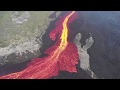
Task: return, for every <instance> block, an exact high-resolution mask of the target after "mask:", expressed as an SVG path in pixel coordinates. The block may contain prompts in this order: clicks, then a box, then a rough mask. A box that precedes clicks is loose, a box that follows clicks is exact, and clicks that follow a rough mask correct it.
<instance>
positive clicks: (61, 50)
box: [0, 11, 79, 79]
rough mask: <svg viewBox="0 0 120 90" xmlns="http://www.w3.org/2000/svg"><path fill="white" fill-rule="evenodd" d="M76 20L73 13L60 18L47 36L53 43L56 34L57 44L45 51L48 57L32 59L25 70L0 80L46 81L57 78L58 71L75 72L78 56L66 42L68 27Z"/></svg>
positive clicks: (73, 47) (72, 46)
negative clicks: (53, 77)
mask: <svg viewBox="0 0 120 90" xmlns="http://www.w3.org/2000/svg"><path fill="white" fill-rule="evenodd" d="M73 14H74V15H73ZM76 18H77V14H76V13H75V11H72V12H69V13H67V16H66V15H65V16H63V17H60V20H59V21H58V22H57V23H56V27H55V29H53V30H52V31H51V32H50V33H49V36H50V38H51V39H52V40H53V41H54V40H55V39H56V34H59V35H58V37H59V38H58V40H57V42H56V43H55V44H54V45H53V46H52V47H50V48H48V49H47V50H46V51H45V54H48V56H46V57H43V58H34V59H32V60H31V62H30V63H29V64H28V65H27V68H25V69H24V70H22V71H20V72H15V73H11V74H8V75H4V76H0V78H1V79H47V78H50V77H52V76H57V75H58V72H59V70H62V71H68V72H77V70H76V64H78V60H79V55H78V52H77V48H76V46H75V44H74V43H72V42H68V40H67V38H68V25H69V23H71V22H72V21H73V20H75V19H76Z"/></svg>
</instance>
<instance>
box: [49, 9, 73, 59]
mask: <svg viewBox="0 0 120 90" xmlns="http://www.w3.org/2000/svg"><path fill="white" fill-rule="evenodd" d="M74 13H75V11H72V12H71V13H70V14H69V15H68V16H67V17H66V18H65V20H64V22H63V24H62V25H63V30H62V35H61V37H60V39H61V42H60V46H59V47H58V48H57V49H56V50H55V51H54V54H53V56H52V57H51V58H53V57H56V58H58V57H59V54H60V53H61V52H62V51H63V50H64V49H65V48H66V46H67V44H68V42H67V37H68V27H67V22H68V19H69V18H70V17H71V16H72V15H73V14H74Z"/></svg>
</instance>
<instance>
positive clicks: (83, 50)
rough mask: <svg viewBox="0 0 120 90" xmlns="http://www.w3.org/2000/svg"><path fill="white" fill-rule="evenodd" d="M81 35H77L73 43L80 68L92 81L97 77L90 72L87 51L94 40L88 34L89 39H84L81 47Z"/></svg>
mask: <svg viewBox="0 0 120 90" xmlns="http://www.w3.org/2000/svg"><path fill="white" fill-rule="evenodd" d="M81 37H82V35H81V34H80V33H78V34H77V35H76V36H75V39H74V43H75V44H76V46H77V50H78V54H79V59H80V68H82V69H83V70H85V71H86V72H87V73H88V74H89V75H90V76H91V77H92V78H93V79H97V76H96V75H95V73H94V72H93V71H92V70H91V68H90V61H89V58H90V57H89V54H88V52H87V50H88V49H89V48H91V46H92V45H93V43H94V39H93V37H92V35H91V34H90V33H89V37H88V38H87V39H86V43H85V45H84V46H83V47H82V46H81V43H80V40H81Z"/></svg>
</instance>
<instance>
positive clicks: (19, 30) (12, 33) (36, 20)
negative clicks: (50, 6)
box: [0, 11, 53, 47]
mask: <svg viewBox="0 0 120 90" xmlns="http://www.w3.org/2000/svg"><path fill="white" fill-rule="evenodd" d="M23 12H24V11H20V12H19V13H20V14H19V15H21V13H23ZM52 12H53V11H30V17H29V18H28V21H26V22H23V23H22V24H16V23H14V22H12V18H11V14H12V11H5V12H4V11H3V12H0V18H1V19H0V28H1V29H0V32H1V34H0V36H1V37H2V38H0V43H3V44H2V47H3V46H7V45H10V44H13V43H16V42H18V43H21V42H24V41H26V40H27V39H30V38H31V37H36V36H39V35H41V33H42V34H44V33H43V32H44V31H45V30H46V27H47V26H48V25H49V23H50V19H49V15H50V14H51V13H52ZM38 27H39V30H37V29H36V28H38ZM5 28H7V29H5ZM7 36H9V37H8V38H6V37H7ZM4 42H5V43H4ZM0 47H1V46H0Z"/></svg>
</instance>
